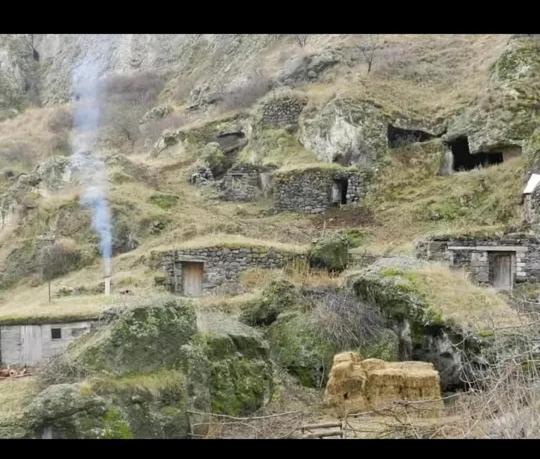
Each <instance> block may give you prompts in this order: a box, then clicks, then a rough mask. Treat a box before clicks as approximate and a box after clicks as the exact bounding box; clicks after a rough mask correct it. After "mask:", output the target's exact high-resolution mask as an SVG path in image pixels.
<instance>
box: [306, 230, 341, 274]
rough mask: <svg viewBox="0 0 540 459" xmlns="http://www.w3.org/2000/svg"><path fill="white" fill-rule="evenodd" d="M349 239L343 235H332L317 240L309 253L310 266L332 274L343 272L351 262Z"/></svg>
mask: <svg viewBox="0 0 540 459" xmlns="http://www.w3.org/2000/svg"><path fill="white" fill-rule="evenodd" d="M349 244H350V243H349V239H348V238H347V237H346V236H345V235H342V234H338V233H336V234H330V235H328V236H325V237H321V238H320V239H318V240H316V241H315V242H314V243H313V246H312V247H311V250H310V252H309V264H310V266H312V267H314V268H322V269H326V270H328V271H330V272H341V271H343V270H345V268H347V264H348V262H349Z"/></svg>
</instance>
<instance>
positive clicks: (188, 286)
mask: <svg viewBox="0 0 540 459" xmlns="http://www.w3.org/2000/svg"><path fill="white" fill-rule="evenodd" d="M153 257H154V259H156V258H157V261H158V263H157V264H158V267H159V269H160V270H161V271H163V272H164V273H165V281H164V283H165V286H166V288H167V289H168V290H169V291H171V292H174V293H179V294H181V295H184V296H201V295H203V294H206V293H210V292H216V293H217V292H220V293H225V292H227V293H230V292H235V291H238V282H239V280H240V275H241V274H242V272H244V271H246V270H248V269H253V268H262V269H277V268H283V267H284V266H286V265H287V264H288V263H291V262H293V261H294V260H297V259H305V254H304V253H302V252H301V251H292V250H286V249H283V248H280V247H279V246H277V247H271V246H266V245H262V244H261V245H251V246H249V245H240V244H237V245H229V246H219V245H215V246H208V247H201V248H193V249H179V250H168V251H164V252H158V253H154V254H153Z"/></svg>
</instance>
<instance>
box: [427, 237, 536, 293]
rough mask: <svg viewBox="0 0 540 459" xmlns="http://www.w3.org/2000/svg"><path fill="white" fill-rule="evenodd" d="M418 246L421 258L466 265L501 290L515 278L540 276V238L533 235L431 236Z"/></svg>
mask: <svg viewBox="0 0 540 459" xmlns="http://www.w3.org/2000/svg"><path fill="white" fill-rule="evenodd" d="M416 248H417V256H418V257H419V258H424V259H427V260H436V261H443V262H447V263H449V264H450V265H451V266H455V267H462V268H465V269H466V270H467V271H469V272H470V273H471V274H472V276H473V278H474V279H475V280H476V281H477V282H479V283H480V284H489V285H492V286H494V287H495V288H497V289H499V290H512V288H513V286H514V285H515V283H516V282H525V281H538V280H540V240H539V239H537V238H536V237H533V236H530V235H523V234H507V235H505V236H503V237H500V238H488V237H481V238H472V237H470V238H466V237H462V238H459V237H457V238H445V237H441V238H432V239H430V240H426V241H421V242H419V243H418V244H417V247H416Z"/></svg>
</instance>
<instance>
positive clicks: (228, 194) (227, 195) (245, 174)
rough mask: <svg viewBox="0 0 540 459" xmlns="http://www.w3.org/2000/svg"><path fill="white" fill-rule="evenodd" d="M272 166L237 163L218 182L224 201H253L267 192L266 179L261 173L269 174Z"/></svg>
mask: <svg viewBox="0 0 540 459" xmlns="http://www.w3.org/2000/svg"><path fill="white" fill-rule="evenodd" d="M272 169H273V168H269V167H264V166H256V165H252V164H239V165H237V166H234V167H232V168H231V169H229V170H228V171H227V173H226V174H225V176H224V177H223V179H222V181H221V182H220V184H219V189H220V190H221V198H222V199H225V200H226V201H255V200H257V199H259V198H260V197H261V196H263V195H264V194H266V193H268V192H269V187H268V183H267V181H265V180H264V179H261V174H270V171H271V170H272Z"/></svg>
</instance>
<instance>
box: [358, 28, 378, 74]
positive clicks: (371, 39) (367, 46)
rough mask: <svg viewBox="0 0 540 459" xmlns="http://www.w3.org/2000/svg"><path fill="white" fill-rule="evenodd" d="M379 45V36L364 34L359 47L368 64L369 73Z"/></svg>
mask: <svg viewBox="0 0 540 459" xmlns="http://www.w3.org/2000/svg"><path fill="white" fill-rule="evenodd" d="M378 45H379V36H378V35H375V34H366V35H363V36H362V38H361V39H360V43H359V44H358V49H359V50H360V53H362V56H363V57H364V60H365V62H366V64H367V66H368V69H367V73H368V74H369V72H371V67H372V65H373V61H374V59H375V54H376V52H377V48H378Z"/></svg>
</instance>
